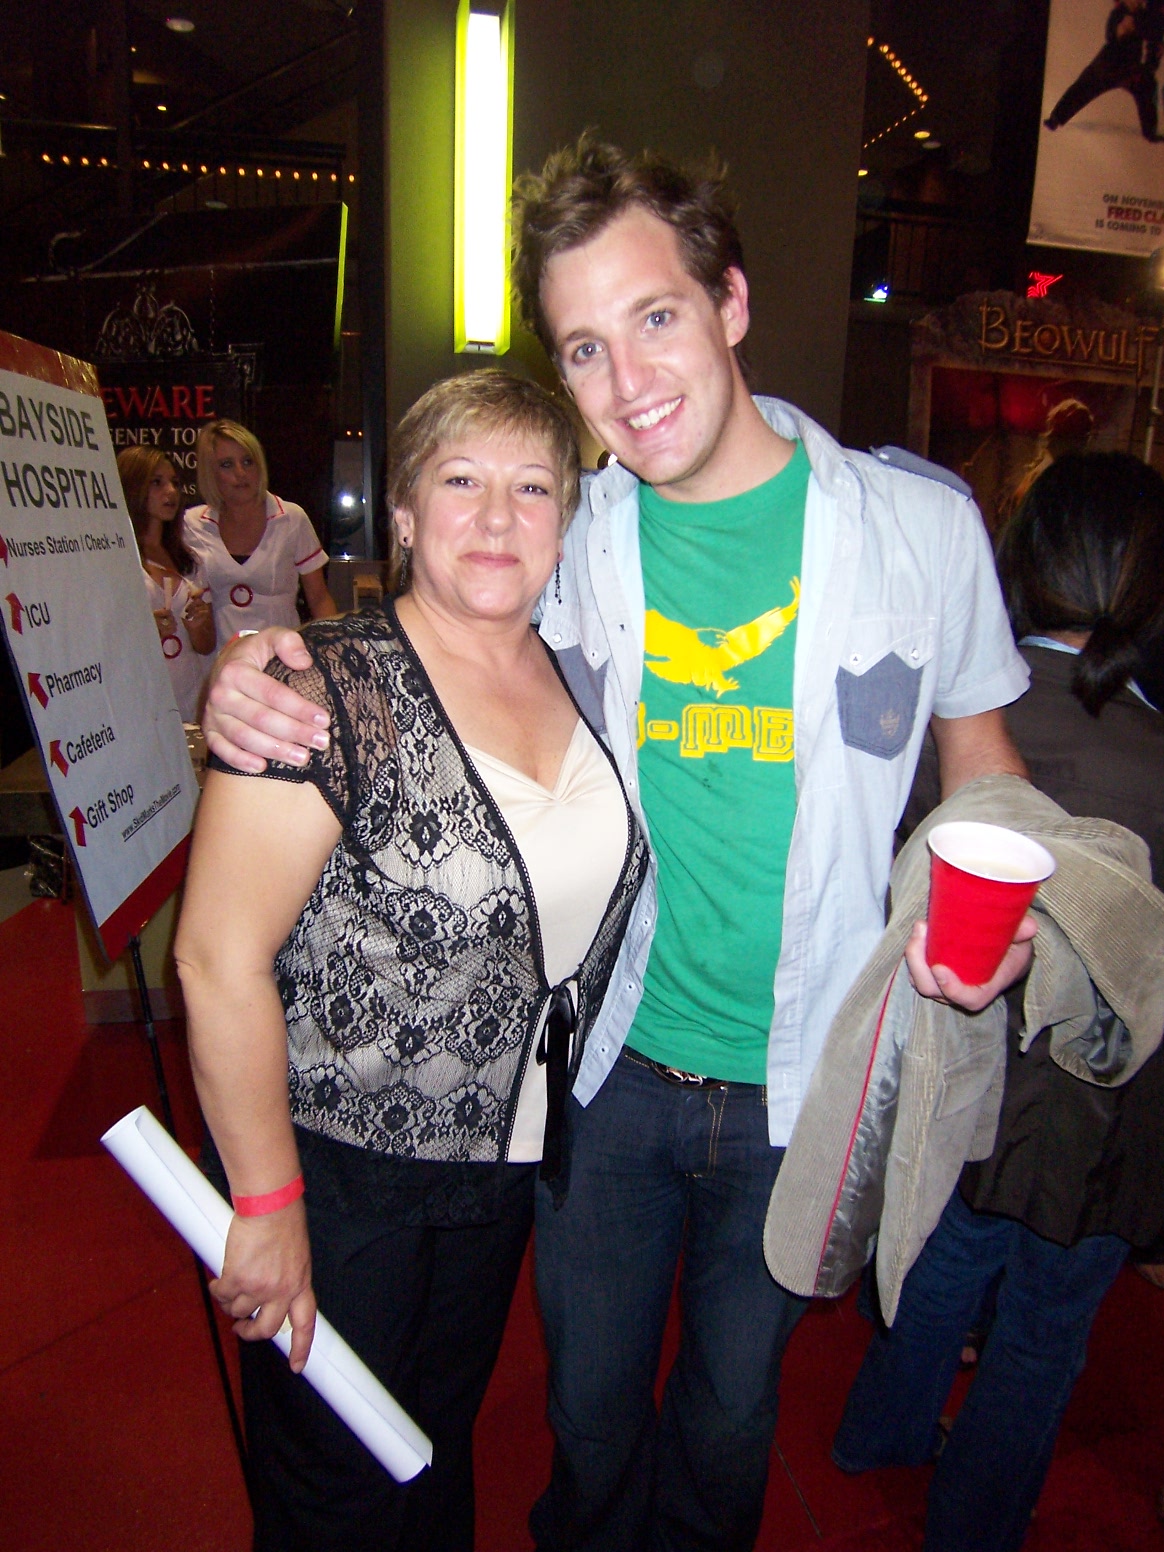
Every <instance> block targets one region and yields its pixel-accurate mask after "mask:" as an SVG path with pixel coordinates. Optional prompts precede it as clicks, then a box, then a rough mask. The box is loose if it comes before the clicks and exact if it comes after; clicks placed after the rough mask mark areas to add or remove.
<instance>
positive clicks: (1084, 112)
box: [1027, 0, 1164, 255]
mask: <svg viewBox="0 0 1164 1552" xmlns="http://www.w3.org/2000/svg"><path fill="white" fill-rule="evenodd" d="M1162 57H1164V0H1117V3H1115V4H1112V3H1111V0H1051V15H1050V23H1049V27H1048V32H1047V63H1046V68H1045V71H1044V75H1043V103H1042V112H1041V118H1042V125H1041V127H1040V130H1039V156H1038V166H1037V168H1036V172H1035V190H1034V197H1033V199H1032V201H1031V223H1030V231H1029V233H1028V239H1027V240H1028V241H1029V242H1032V243H1038V244H1043V245H1046V246H1049V247H1059V248H1093V249H1099V250H1102V251H1103V252H1106V253H1124V254H1143V255H1147V254H1150V253H1152V252H1153V251H1154V250H1155V249H1156V248H1158V247H1160V246H1161V245H1162V244H1164V139H1162V137H1161V129H1160V125H1161V117H1160V85H1159V74H1160V65H1161V59H1162Z"/></svg>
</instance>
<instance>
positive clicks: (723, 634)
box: [646, 577, 800, 696]
mask: <svg viewBox="0 0 1164 1552" xmlns="http://www.w3.org/2000/svg"><path fill="white" fill-rule="evenodd" d="M799 606H800V578H799V577H793V578H792V602H791V603H789V604H785V606H784V607H783V608H782V609H769V610H768V611H767V613H766V614H761V615H758V616H757V617H756V619H754V620H750V621H749V622H748V623H747V624H746V625H737V626H736V627H735V628H734V629H733V630H728V631H722V630H717V629H715V628H714V627H713V626H710V625H707V626H698V627H695V628H694V629H693V628H692V627H691V626H689V625H680V624H678V623H677V622H676V621H675V620H669V619H667V617H666V616H665V615H662V614H660V613H659V611H658V610H657V609H648V610H647V630H646V651H647V658H646V666H647V667H648V668H649V669H650V670H651V672H652V673H653V674H655V675H657V676H658V678H660V679H666V680H668V681H669V682H670V683H671V684H692V685H695V686H696V688H697V689H700V690H714V691H715V694H716V695H717V696H720V695H723V694H724V692H725V691H726V690H738V689H739V683H738V681H737V680H735V679H729V678H728V677H727V671H728V669H731V668H736V667H737V666H738V665H739V664H740V663H748V662H750V661H751V660H752V658H754V657H759V656H760V654H761V653H762V652H767V650H768V648H769V647H770V646H771V645H772V643H773V642H774V641H776V640H777V639H778V638H779V637H780V636H783V634H784V632H785V631H786V630H787V629H788V627H789V625H791V624H792V621H793V620H794V619H795V618H796V611H797V609H798V608H799Z"/></svg>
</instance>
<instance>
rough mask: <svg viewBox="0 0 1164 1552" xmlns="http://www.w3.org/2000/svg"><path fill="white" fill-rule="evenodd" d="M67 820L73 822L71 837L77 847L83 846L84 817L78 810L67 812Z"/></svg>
mask: <svg viewBox="0 0 1164 1552" xmlns="http://www.w3.org/2000/svg"><path fill="white" fill-rule="evenodd" d="M69 818H70V819H71V820H72V821H73V836H74V838H75V840H76V843H77V845H78V846H84V844H85V816H84V814H83V813H82V812H81V810H80V809H79V808H71V809H70V810H69Z"/></svg>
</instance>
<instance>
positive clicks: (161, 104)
mask: <svg viewBox="0 0 1164 1552" xmlns="http://www.w3.org/2000/svg"><path fill="white" fill-rule="evenodd" d="M169 111H170V110H169V108H167V107H166V105H165V103H164V102H159V103H158V112H159V113H168V112H169Z"/></svg>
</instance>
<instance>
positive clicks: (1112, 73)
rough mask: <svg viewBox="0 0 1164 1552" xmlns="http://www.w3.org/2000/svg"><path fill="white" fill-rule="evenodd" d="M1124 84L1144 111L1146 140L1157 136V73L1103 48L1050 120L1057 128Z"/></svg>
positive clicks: (1142, 127) (1142, 126) (1138, 109)
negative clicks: (1109, 55) (1115, 58)
mask: <svg viewBox="0 0 1164 1552" xmlns="http://www.w3.org/2000/svg"><path fill="white" fill-rule="evenodd" d="M1120 88H1122V89H1123V90H1124V91H1126V92H1131V94H1132V96H1133V98H1134V99H1135V103H1136V112H1137V113H1138V114H1139V115H1140V133H1141V134H1142V135H1143V137H1144V139H1145V140H1155V138H1156V77H1155V76H1154V75H1153V74H1152V72H1151V70H1149V69H1148V67H1147V66H1146V65H1136V66H1134V67H1133V68H1131V69H1129V68H1128V67H1127V66H1126V65H1123V64H1119V63H1117V62H1115V61H1113V60H1110V59H1107V58H1105V56H1104V53H1103V51H1102V50H1101V51H1100V53H1098V54H1097V55H1096V56H1095V58H1094V59H1093V60H1092V61H1091V63H1090V64H1089V65H1087V66H1085V68H1084V69H1083V70H1082V71H1081V72H1080V73H1079V75H1078V76H1077V77H1076V79H1075V80H1074V81H1072V83H1071V85H1070V86H1069V87H1068V88H1067V90H1066V91H1065V92H1064V93H1063V95H1062V97H1060V98H1059V101H1058V102H1057V103H1056V104H1055V106H1054V107H1053V108H1052V109H1051V114H1050V117H1049V118H1048V120H1047V123H1048V124H1050V125H1053V126H1054V127H1055V128H1056V129H1058V128H1059V126H1060V125H1062V124H1066V123H1067V121H1068V120H1069V119H1073V118H1074V117H1075V115H1076V114H1077V113H1078V112H1079V111H1080V110H1081V109H1082V108H1086V106H1087V104H1088V103H1089V102H1094V101H1095V99H1096V98H1097V97H1102V95H1103V94H1104V92H1114V91H1117V90H1118V89H1120Z"/></svg>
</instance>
